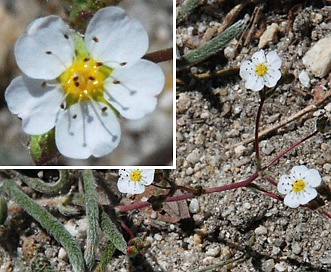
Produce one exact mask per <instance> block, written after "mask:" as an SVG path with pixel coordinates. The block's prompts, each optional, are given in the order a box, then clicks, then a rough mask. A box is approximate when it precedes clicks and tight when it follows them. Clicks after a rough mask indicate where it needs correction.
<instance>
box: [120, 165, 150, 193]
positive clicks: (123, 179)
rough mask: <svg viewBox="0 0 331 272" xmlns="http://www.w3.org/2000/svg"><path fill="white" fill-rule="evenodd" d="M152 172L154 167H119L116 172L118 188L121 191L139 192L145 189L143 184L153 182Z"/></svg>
mask: <svg viewBox="0 0 331 272" xmlns="http://www.w3.org/2000/svg"><path fill="white" fill-rule="evenodd" d="M154 172H155V170H154V169H146V170H140V169H127V170H125V169H121V170H119V172H118V174H119V179H118V182H117V187H118V190H119V191H120V192H121V193H127V194H141V193H143V192H144V191H145V186H147V185H150V184H151V183H152V182H153V180H154Z"/></svg>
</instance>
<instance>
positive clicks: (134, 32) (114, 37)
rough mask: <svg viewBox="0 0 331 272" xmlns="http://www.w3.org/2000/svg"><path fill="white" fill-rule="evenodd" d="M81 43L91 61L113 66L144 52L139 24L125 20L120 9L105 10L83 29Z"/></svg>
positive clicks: (144, 41)
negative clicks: (83, 43)
mask: <svg viewBox="0 0 331 272" xmlns="http://www.w3.org/2000/svg"><path fill="white" fill-rule="evenodd" d="M85 43H86V45H87V48H88V50H89V51H90V53H91V56H92V57H93V58H95V59H97V60H98V61H102V62H103V63H105V64H106V65H108V66H111V67H114V64H115V63H117V64H118V63H123V62H134V61H136V60H138V59H140V58H141V57H142V56H143V55H144V54H145V53H146V51H147V49H148V36H147V33H146V30H145V29H144V27H143V26H142V25H141V23H140V22H138V21H137V20H135V19H132V18H129V17H128V16H127V15H126V13H125V11H124V10H123V9H121V8H118V7H107V8H103V9H100V10H99V11H98V12H97V13H96V14H95V15H94V17H93V18H92V20H91V22H90V23H89V25H88V26H87V30H86V33H85ZM115 67H116V65H115Z"/></svg>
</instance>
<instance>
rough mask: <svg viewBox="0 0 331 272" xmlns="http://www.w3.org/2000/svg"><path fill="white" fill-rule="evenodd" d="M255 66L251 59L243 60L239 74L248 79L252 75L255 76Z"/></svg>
mask: <svg viewBox="0 0 331 272" xmlns="http://www.w3.org/2000/svg"><path fill="white" fill-rule="evenodd" d="M254 67H255V65H254V64H253V63H252V62H251V61H249V60H245V61H243V62H242V63H241V65H240V70H239V75H240V76H241V78H243V79H245V80H247V79H249V78H250V77H252V76H254V75H255V71H254Z"/></svg>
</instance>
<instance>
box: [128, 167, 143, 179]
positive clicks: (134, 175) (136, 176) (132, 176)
mask: <svg viewBox="0 0 331 272" xmlns="http://www.w3.org/2000/svg"><path fill="white" fill-rule="evenodd" d="M141 178H142V172H141V170H134V171H132V172H131V174H130V180H132V181H136V182H139V181H141Z"/></svg>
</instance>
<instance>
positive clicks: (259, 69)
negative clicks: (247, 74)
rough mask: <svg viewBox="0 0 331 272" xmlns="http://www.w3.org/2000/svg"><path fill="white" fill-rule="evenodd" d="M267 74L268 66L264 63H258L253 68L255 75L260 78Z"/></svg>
mask: <svg viewBox="0 0 331 272" xmlns="http://www.w3.org/2000/svg"><path fill="white" fill-rule="evenodd" d="M267 72H268V66H267V65H266V64H265V63H260V64H258V65H257V66H256V68H255V73H256V74H257V75H258V76H260V77H263V76H265V74H266V73H267Z"/></svg>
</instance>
